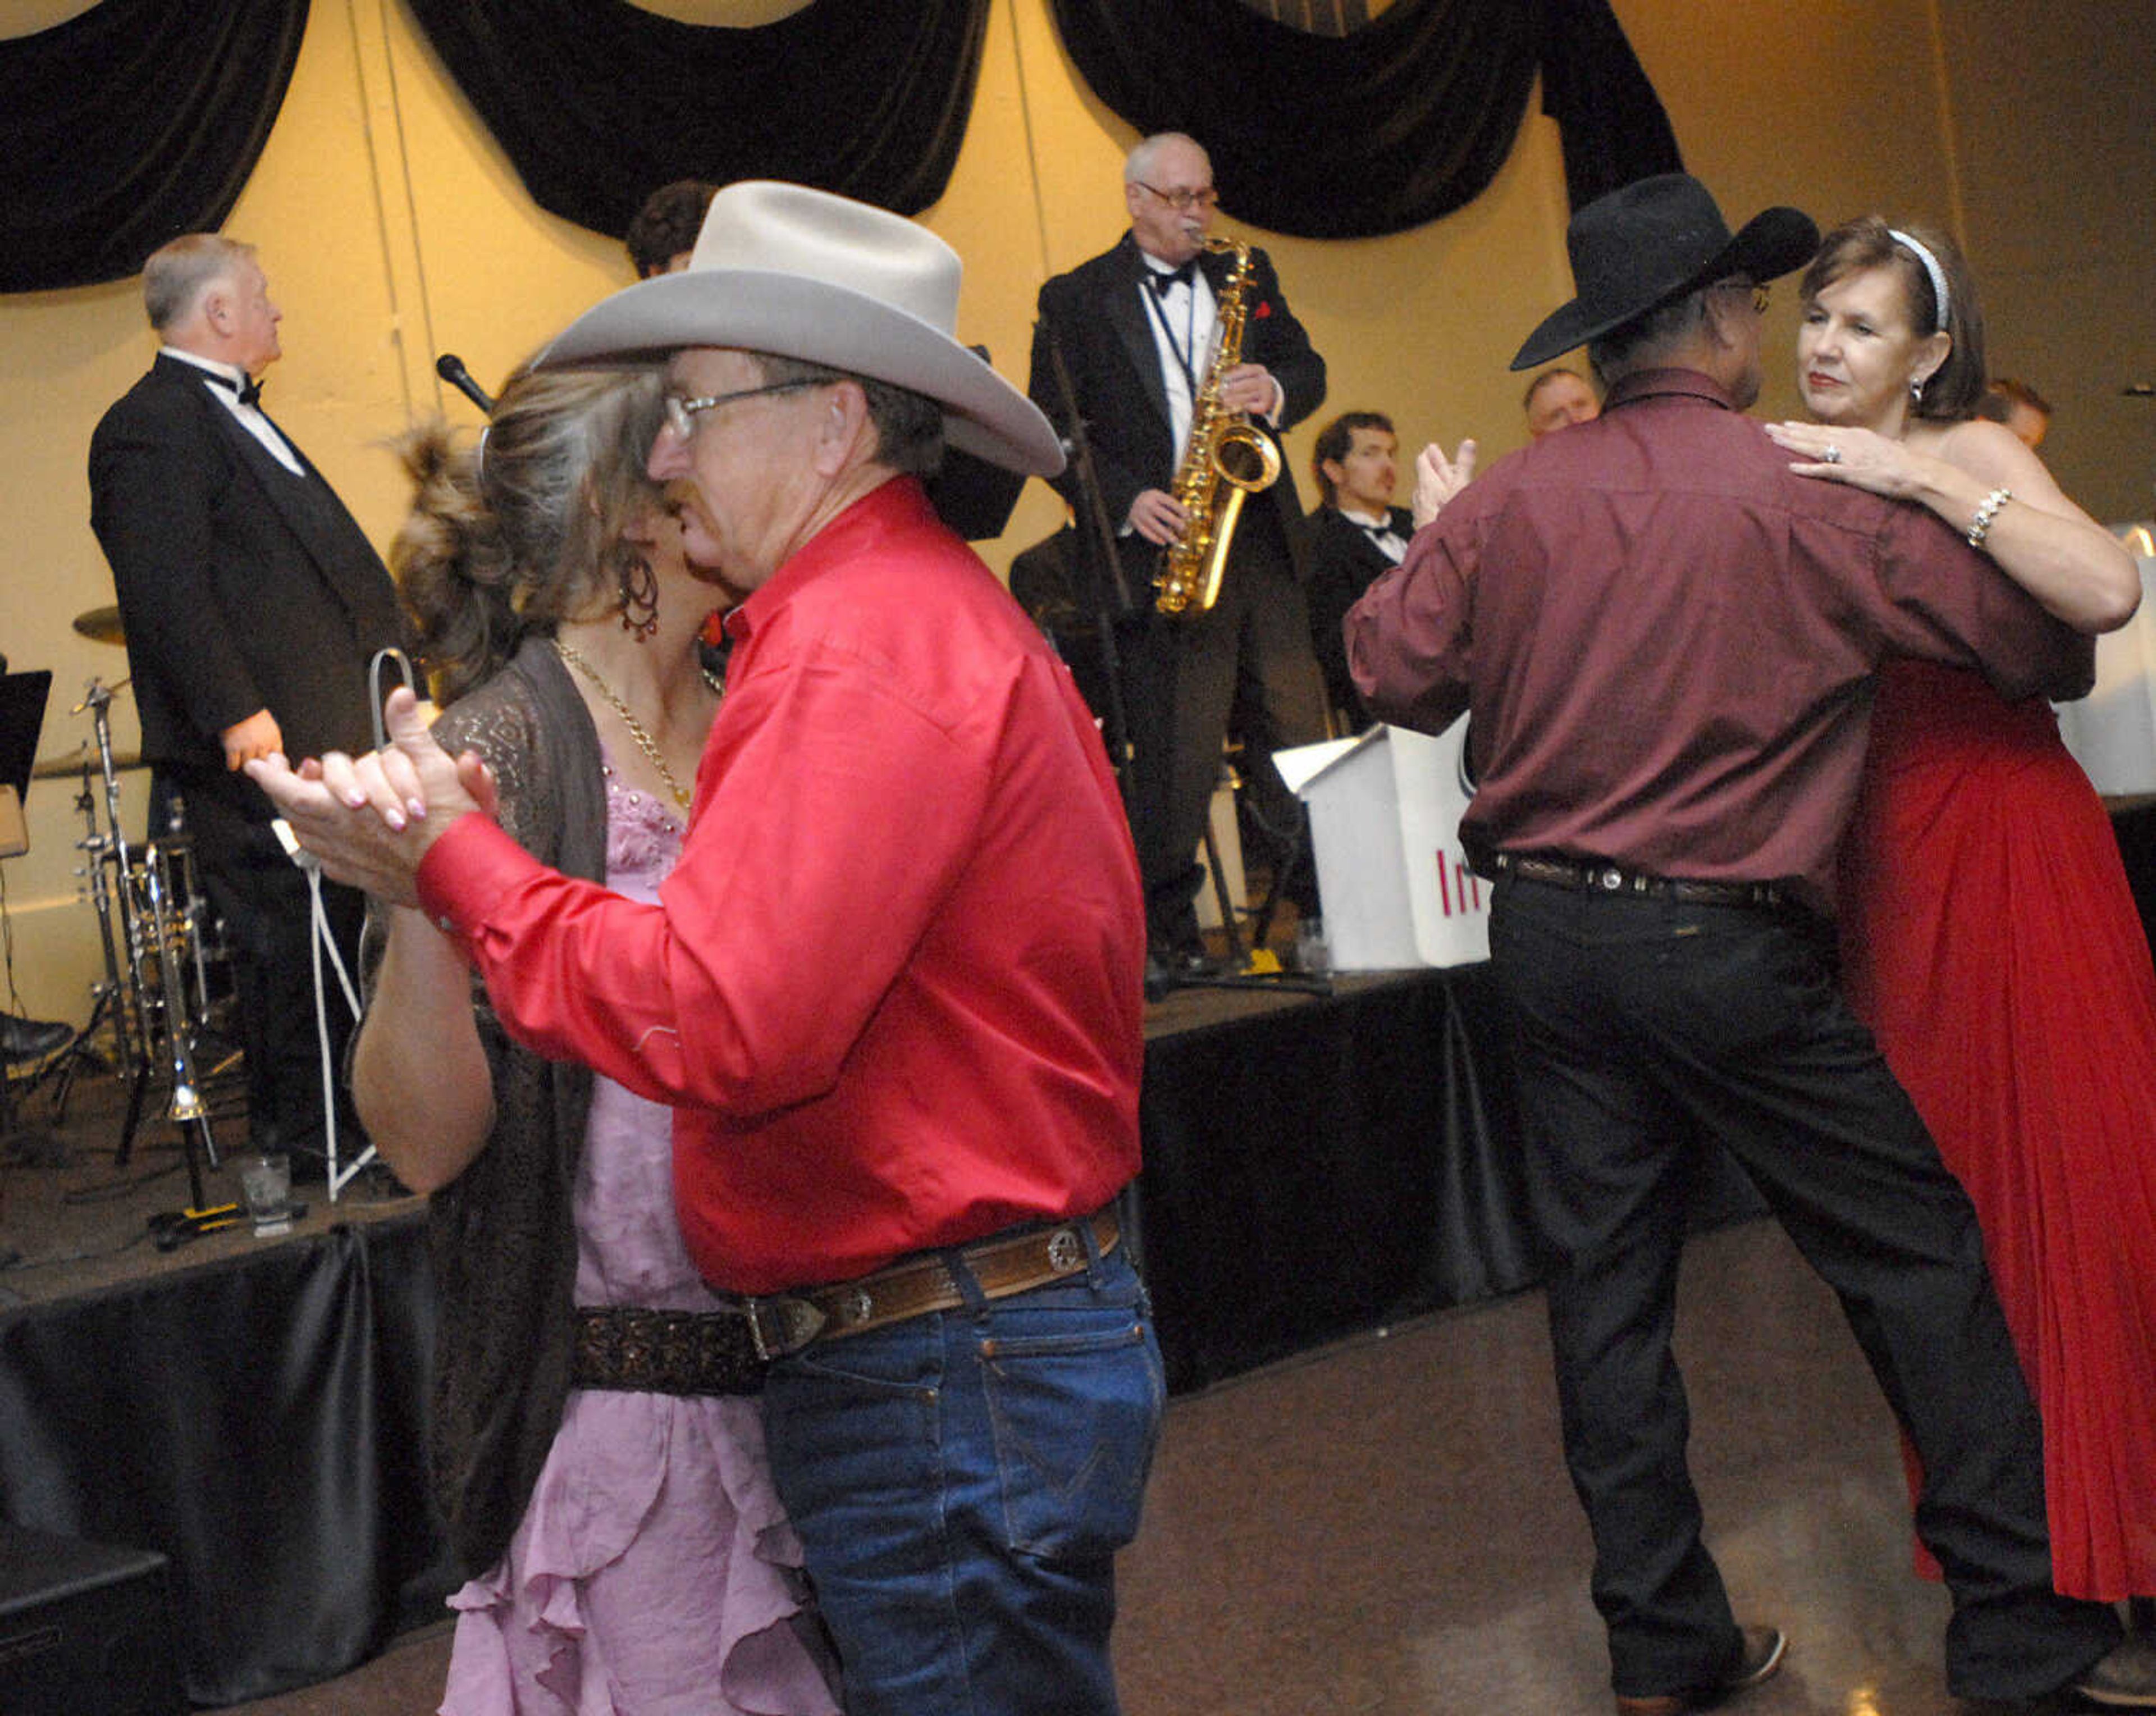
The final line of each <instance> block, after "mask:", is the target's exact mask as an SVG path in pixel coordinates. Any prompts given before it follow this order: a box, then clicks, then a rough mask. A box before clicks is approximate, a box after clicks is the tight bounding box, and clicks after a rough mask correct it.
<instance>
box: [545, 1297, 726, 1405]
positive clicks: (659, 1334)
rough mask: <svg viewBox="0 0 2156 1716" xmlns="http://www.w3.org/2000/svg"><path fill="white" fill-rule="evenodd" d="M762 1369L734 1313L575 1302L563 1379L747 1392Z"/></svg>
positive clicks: (664, 1389)
mask: <svg viewBox="0 0 2156 1716" xmlns="http://www.w3.org/2000/svg"><path fill="white" fill-rule="evenodd" d="M765 1369H767V1363H766V1360H765V1359H764V1357H763V1355H762V1354H760V1353H759V1352H757V1347H756V1340H755V1337H754V1336H753V1334H752V1333H751V1332H750V1329H749V1326H748V1321H747V1318H744V1317H743V1316H742V1314H741V1313H740V1312H738V1311H653V1310H649V1309H647V1308H644V1307H643V1306H640V1305H579V1306H578V1307H577V1338H576V1344H575V1346H574V1348H573V1349H572V1351H571V1354H570V1360H569V1385H570V1386H571V1387H572V1388H580V1389H626V1390H631V1391H633V1392H635V1393H639V1394H653V1395H753V1394H758V1393H761V1392H762V1388H763V1373H764V1371H765Z"/></svg>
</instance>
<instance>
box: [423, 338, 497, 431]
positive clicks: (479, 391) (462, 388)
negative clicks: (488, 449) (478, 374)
mask: <svg viewBox="0 0 2156 1716" xmlns="http://www.w3.org/2000/svg"><path fill="white" fill-rule="evenodd" d="M434 373H435V374H436V375H438V376H439V377H441V378H442V379H443V380H444V381H445V382H447V383H449V385H450V386H451V387H453V388H455V389H456V390H457V391H458V392H459V393H462V394H463V395H464V396H465V398H467V399H469V400H470V401H471V402H472V403H473V404H475V405H476V406H478V407H479V408H480V410H482V411H484V412H485V414H487V415H488V416H489V417H491V416H493V415H494V401H493V400H491V399H490V398H487V396H486V389H485V388H482V387H481V386H480V384H479V383H477V382H475V381H474V380H473V379H472V378H471V372H470V370H468V369H466V368H465V361H464V359H463V358H461V357H458V356H457V354H456V353H455V352H443V353H442V355H441V356H440V357H437V358H436V359H435V360H434Z"/></svg>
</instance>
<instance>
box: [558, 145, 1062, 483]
mask: <svg viewBox="0 0 2156 1716" xmlns="http://www.w3.org/2000/svg"><path fill="white" fill-rule="evenodd" d="M960 271H961V265H960V263H959V260H958V253H957V251H955V250H953V249H952V248H951V247H950V246H949V245H948V244H945V243H944V242H943V241H942V239H939V238H937V236H936V235H935V234H933V233H932V232H930V231H929V230H928V229H927V228H926V227H921V226H916V224H915V223H913V222H911V221H910V220H908V219H906V218H905V217H904V216H902V215H897V214H893V213H891V212H890V211H889V210H887V209H883V208H873V207H871V206H870V204H868V203H856V202H855V201H854V200H853V199H852V198H849V197H837V196H834V195H832V194H831V193H829V191H816V190H811V189H810V188H808V187H807V186H806V185H791V184H784V183H781V182H778V181H777V180H775V179H744V180H742V181H741V182H738V183H737V184H731V185H727V186H726V187H725V188H723V189H721V191H720V192H719V193H718V194H717V195H716V197H714V198H712V199H711V212H710V213H708V214H706V216H705V217H704V228H703V231H702V232H701V233H700V234H698V235H697V239H696V249H695V250H694V251H693V252H692V253H690V259H689V265H688V267H687V268H686V269H685V270H682V271H681V272H680V273H679V274H668V275H659V276H658V277H657V278H655V279H653V280H641V281H639V282H638V283H637V284H636V285H633V286H629V287H628V288H626V289H624V290H622V291H619V292H616V293H615V294H614V295H613V296H612V297H611V298H608V299H607V300H606V301H603V303H600V304H598V305H596V306H593V308H592V309H590V310H588V311H585V312H584V314H583V315H582V316H578V317H577V319H576V320H575V321H572V322H571V323H570V324H569V326H568V327H567V329H566V330H565V331H563V332H562V335H561V337H559V338H557V340H555V341H554V342H553V343H552V345H550V346H548V347H547V349H546V350H545V351H544V352H542V353H540V355H539V358H538V362H537V363H536V365H535V367H536V368H540V369H559V368H564V367H571V366H575V365H588V364H593V363H598V362H604V361H605V360H608V359H610V358H619V357H629V356H631V355H638V356H642V355H648V354H650V353H654V352H673V351H679V350H680V348H682V347H685V346H728V347H737V348H738V349H740V350H742V351H748V352H770V353H772V354H773V356H775V357H796V358H800V359H802V360H803V361H804V362H810V363H821V364H825V365H828V366H829V367H831V368H833V369H843V370H845V371H847V372H850V373H851V374H854V375H863V376H868V377H870V378H874V379H875V380H877V381H884V382H890V383H893V384H894V385H895V386H897V387H901V388H911V390H912V391H913V392H915V393H921V394H925V395H927V397H928V398H931V399H934V400H937V401H938V402H940V403H942V406H943V408H944V417H943V429H944V436H945V439H947V441H948V442H949V443H950V444H952V446H954V447H959V448H962V449H963V450H965V451H967V452H968V453H972V454H974V455H978V457H980V458H983V459H985V460H988V462H989V463H991V464H993V465H1001V466H1003V467H1004V469H1005V470H1022V471H1025V472H1028V473H1029V474H1030V475H1034V476H1054V475H1056V474H1057V473H1058V472H1060V470H1062V469H1063V448H1062V444H1061V443H1060V441H1059V440H1058V439H1056V434H1055V429H1053V428H1051V427H1050V424H1049V421H1048V419H1046V418H1045V417H1044V416H1043V415H1042V414H1041V412H1040V409H1039V407H1038V406H1036V405H1035V404H1034V403H1033V402H1032V401H1031V400H1030V399H1029V398H1026V397H1025V395H1024V394H1023V393H1020V392H1019V390H1018V389H1017V388H1014V387H1013V386H1011V384H1010V383H1009V382H1007V381H1005V380H1004V378H1002V377H1001V376H999V375H998V374H997V373H996V372H995V371H994V370H993V368H992V367H989V365H988V362H987V361H986V360H985V359H984V358H983V357H980V356H979V355H978V354H977V353H976V352H973V351H972V350H971V349H969V348H968V347H965V346H962V345H960V344H959V343H958V342H957V339H956V338H955V337H953V334H952V330H953V329H954V328H955V327H956V326H957V315H958V278H959V274H960Z"/></svg>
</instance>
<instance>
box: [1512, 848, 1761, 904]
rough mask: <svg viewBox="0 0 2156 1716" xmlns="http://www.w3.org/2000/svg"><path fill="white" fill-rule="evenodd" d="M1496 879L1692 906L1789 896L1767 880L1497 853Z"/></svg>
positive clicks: (1751, 902) (1752, 901)
mask: <svg viewBox="0 0 2156 1716" xmlns="http://www.w3.org/2000/svg"><path fill="white" fill-rule="evenodd" d="M1491 864H1492V866H1494V867H1495V868H1496V871H1498V872H1499V873H1500V874H1501V875H1506V876H1517V877H1519V879H1520V880H1521V881H1538V882H1543V883H1546V884H1548V886H1551V887H1558V888H1577V889H1578V890H1579V891H1581V892H1583V893H1596V894H1637V895H1645V897H1648V898H1650V899H1655V900H1679V901H1682V902H1684V903H1686V905H1691V906H1768V907H1776V906H1782V905H1784V904H1786V903H1788V901H1789V891H1788V890H1787V889H1786V888H1784V886H1782V885H1781V884H1780V883H1779V882H1772V881H1691V880H1690V879H1688V878H1686V877H1683V876H1649V875H1647V874H1645V872H1644V871H1637V870H1625V869H1621V868H1620V867H1619V866H1616V865H1614V864H1581V863H1576V862H1574V861H1573V860H1571V859H1569V858H1536V857H1531V856H1529V855H1527V854H1525V853H1521V852H1500V853H1498V854H1497V855H1496V857H1495V858H1494V859H1492V860H1491Z"/></svg>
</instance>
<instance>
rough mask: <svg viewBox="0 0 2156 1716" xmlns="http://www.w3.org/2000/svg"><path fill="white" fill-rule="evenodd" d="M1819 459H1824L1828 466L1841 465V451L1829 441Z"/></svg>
mask: <svg viewBox="0 0 2156 1716" xmlns="http://www.w3.org/2000/svg"><path fill="white" fill-rule="evenodd" d="M1820 458H1822V459H1824V460H1825V461H1826V462H1827V463H1828V464H1829V465H1839V464H1840V463H1841V449H1840V448H1839V447H1837V446H1835V444H1834V443H1833V442H1831V441H1829V442H1828V443H1827V444H1826V450H1825V452H1823V453H1821V454H1820Z"/></svg>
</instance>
